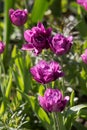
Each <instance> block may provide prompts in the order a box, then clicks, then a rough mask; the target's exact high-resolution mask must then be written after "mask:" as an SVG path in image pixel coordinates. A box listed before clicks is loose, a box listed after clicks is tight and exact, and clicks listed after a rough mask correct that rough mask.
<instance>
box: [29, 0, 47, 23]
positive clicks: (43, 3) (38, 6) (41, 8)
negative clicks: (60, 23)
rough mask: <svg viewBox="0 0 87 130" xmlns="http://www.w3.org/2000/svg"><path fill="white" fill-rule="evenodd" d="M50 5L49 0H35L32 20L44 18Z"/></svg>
mask: <svg viewBox="0 0 87 130" xmlns="http://www.w3.org/2000/svg"><path fill="white" fill-rule="evenodd" d="M48 6H49V1H48V0H35V3H34V6H33V9H32V17H31V18H32V21H33V22H37V21H40V20H42V18H43V15H44V12H45V11H46V10H47V8H48Z"/></svg>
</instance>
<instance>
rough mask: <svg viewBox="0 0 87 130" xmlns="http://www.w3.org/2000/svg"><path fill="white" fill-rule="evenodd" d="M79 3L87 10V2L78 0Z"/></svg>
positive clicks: (86, 0)
mask: <svg viewBox="0 0 87 130" xmlns="http://www.w3.org/2000/svg"><path fill="white" fill-rule="evenodd" d="M77 3H78V4H80V5H82V6H83V7H84V8H85V10H87V0H77Z"/></svg>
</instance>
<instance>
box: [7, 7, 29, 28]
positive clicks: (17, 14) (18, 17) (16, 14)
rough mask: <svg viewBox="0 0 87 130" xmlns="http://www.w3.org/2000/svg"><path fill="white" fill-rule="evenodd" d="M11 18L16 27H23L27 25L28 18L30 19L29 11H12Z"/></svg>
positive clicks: (10, 11)
mask: <svg viewBox="0 0 87 130" xmlns="http://www.w3.org/2000/svg"><path fill="white" fill-rule="evenodd" d="M9 17H10V20H11V22H12V23H13V24H14V25H16V26H22V25H24V24H25V23H26V21H27V17H28V11H27V9H24V10H21V9H17V10H14V9H10V10H9Z"/></svg>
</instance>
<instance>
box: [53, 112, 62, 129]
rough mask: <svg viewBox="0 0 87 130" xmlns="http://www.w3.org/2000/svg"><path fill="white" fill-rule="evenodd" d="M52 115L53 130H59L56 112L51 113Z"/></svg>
mask: <svg viewBox="0 0 87 130" xmlns="http://www.w3.org/2000/svg"><path fill="white" fill-rule="evenodd" d="M53 116H54V130H60V129H59V125H58V118H57V114H56V113H55V112H54V113H53Z"/></svg>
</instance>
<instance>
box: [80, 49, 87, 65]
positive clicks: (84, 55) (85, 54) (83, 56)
mask: <svg viewBox="0 0 87 130" xmlns="http://www.w3.org/2000/svg"><path fill="white" fill-rule="evenodd" d="M81 58H82V61H83V62H84V63H85V64H87V49H86V50H85V52H84V53H83V54H82V55H81Z"/></svg>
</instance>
